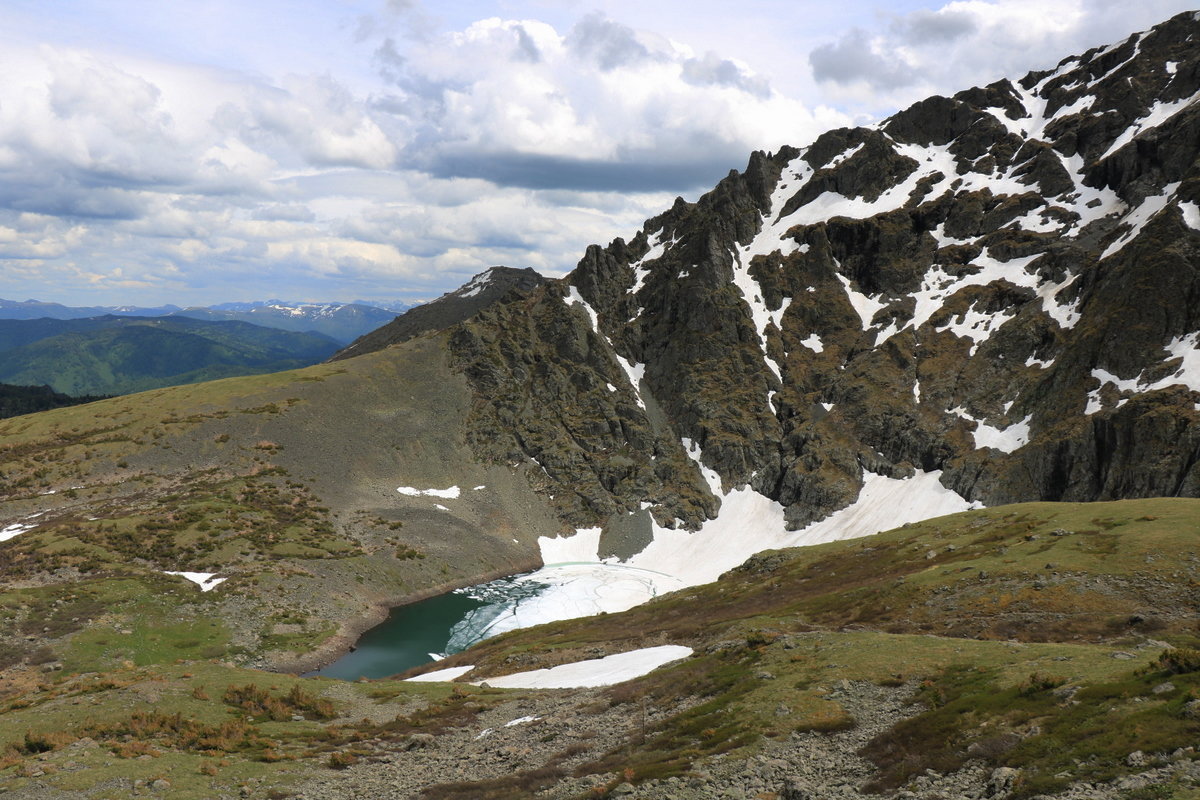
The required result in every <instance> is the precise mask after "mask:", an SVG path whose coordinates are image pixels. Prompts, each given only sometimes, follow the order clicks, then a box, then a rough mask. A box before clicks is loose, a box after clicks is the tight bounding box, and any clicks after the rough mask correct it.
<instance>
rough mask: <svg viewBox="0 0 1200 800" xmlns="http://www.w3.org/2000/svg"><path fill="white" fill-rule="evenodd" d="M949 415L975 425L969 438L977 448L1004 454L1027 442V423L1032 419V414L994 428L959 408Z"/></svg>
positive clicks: (952, 410)
mask: <svg viewBox="0 0 1200 800" xmlns="http://www.w3.org/2000/svg"><path fill="white" fill-rule="evenodd" d="M1009 405H1011V403H1010V404H1009ZM1007 410H1008V409H1005V411H1007ZM950 413H951V414H957V415H958V416H960V417H962V418H963V419H965V420H969V421H971V422H974V423H975V430H974V431H972V432H971V436H972V437H973V438H974V439H975V447H977V448H978V447H991V448H993V449H995V450H999V451H1001V452H1004V453H1011V452H1012V451H1014V450H1016V449H1017V448H1019V447H1022V446H1024V445H1026V444H1028V442H1029V421H1030V420H1031V419H1033V415H1032V414H1031V415H1029V416H1027V417H1025V419H1023V420H1021V421H1020V422H1013V423H1010V424H1009V425H1008V426H1007V427H1005V428H995V427H992V426H991V425H988V424H987V423H986V422H984V421H983V420H980V419H976V418H975V417H972V416H971V415H970V414H968V413H967V412H966V410H965V409H963V408H961V407H960V408H954V409H951V410H950Z"/></svg>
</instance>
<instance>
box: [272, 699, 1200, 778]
mask: <svg viewBox="0 0 1200 800" xmlns="http://www.w3.org/2000/svg"><path fill="white" fill-rule="evenodd" d="M912 689H913V687H912V686H903V687H882V686H877V685H875V684H873V683H869V682H866V681H843V682H842V683H841V684H840V685H839V686H837V687H835V688H834V689H833V691H832V693H831V696H833V697H835V698H836V699H837V700H838V701H839V702H840V703H842V704H843V705H844V706H845V707H846V708H847V710H849V711H850V712H851V714H852V715H853V717H854V719H855V720H856V723H857V724H856V725H855V727H854V728H853V729H851V730H848V731H842V732H838V733H832V734H827V733H817V732H809V733H793V734H792V735H791V736H790V737H788V738H786V739H783V740H776V741H772V740H766V741H764V743H763V746H762V748H761V751H760V752H759V753H758V754H756V755H754V756H752V757H750V758H745V757H737V756H732V755H729V756H717V757H715V758H713V759H710V760H709V761H707V762H706V763H703V764H702V765H700V766H698V767H697V768H695V769H693V770H692V772H691V773H690V775H689V776H688V777H673V778H668V779H665V780H654V781H649V782H647V783H644V784H641V785H638V786H633V785H631V784H629V783H617V784H616V786H615V788H612V787H613V783H614V781H617V780H619V779H620V777H621V776H619V775H615V774H611V773H610V774H603V775H585V776H582V777H571V776H570V773H571V772H572V771H573V769H574V768H575V767H576V766H578V765H580V764H582V763H584V762H586V761H588V760H590V759H591V758H593V757H595V756H596V755H598V754H600V753H604V752H607V751H610V750H613V749H615V748H620V747H621V746H626V747H629V748H630V749H636V748H637V747H638V746H639V742H640V733H641V730H642V724H643V718H642V710H641V709H640V708H638V707H636V706H635V707H631V706H629V705H618V706H608V705H607V701H606V699H605V694H606V693H605V692H604V690H583V691H580V690H574V691H553V692H551V691H548V692H544V693H541V694H540V695H538V696H533V697H526V698H522V699H520V700H515V701H512V702H509V703H506V704H503V705H501V706H498V707H496V708H494V709H492V710H491V711H488V712H486V713H485V714H482V715H480V717H479V718H478V719H477V720H475V721H474V722H473V724H471V725H470V726H468V727H464V728H459V729H454V730H450V731H447V732H446V733H444V734H442V735H440V736H433V735H428V734H414V735H410V736H409V737H407V738H406V739H404V740H402V741H400V742H399V743H393V744H386V745H381V746H380V747H379V748H378V749H377V750H374V751H373V752H371V754H370V755H369V756H367V757H365V758H364V760H363V763H362V764H360V765H356V766H353V767H351V768H349V769H347V770H344V771H341V772H330V773H326V774H323V775H321V776H320V777H318V778H316V779H314V780H311V781H309V782H307V783H304V784H302V785H301V786H299V787H297V788H296V790H295V795H294V796H296V797H299V798H304V800H350V799H351V798H363V797H372V798H379V800H402V799H404V798H418V797H422V796H424V797H454V798H467V797H473V796H483V793H484V792H486V791H488V790H489V789H496V788H499V787H500V786H503V785H505V783H506V780H512V781H516V783H509V784H508V785H509V786H510V787H511V788H516V786H518V785H520V782H524V781H527V782H526V783H525V785H526V786H527V787H528V792H529V793H528V796H530V797H544V798H562V799H563V800H565V799H566V798H578V797H587V796H596V795H597V794H599V793H601V792H603V791H609V793H610V795H611V796H617V797H631V798H644V799H645V800H712V799H713V798H724V799H726V800H751V798H755V799H761V800H770V799H771V798H778V800H818V799H820V800H859V799H860V798H861V799H862V800H867V798H871V799H872V800H873V799H875V798H879V797H881V795H879V794H871V793H869V792H866V791H864V790H863V789H862V788H861V787H862V786H863V784H865V783H866V782H868V781H869V780H870V779H871V778H872V777H873V776H874V775H875V773H876V770H875V767H874V766H873V765H872V764H871V763H870V762H868V761H867V760H866V759H864V758H862V757H860V756H859V755H857V753H858V751H859V750H860V749H861V748H862V747H863V745H865V744H866V743H867V742H868V741H869V740H870V739H871V738H873V737H874V736H876V735H878V734H879V733H881V732H883V731H885V730H887V729H889V728H891V727H892V726H893V725H895V724H896V723H897V722H899V721H900V720H901V719H904V718H905V717H908V716H911V715H912V714H914V713H916V712H918V711H919V710H920V707H919V706H914V705H911V704H908V703H907V702H906V701H907V698H908V697H910V696H911V694H912ZM601 705H602V706H607V707H605V708H603V709H602V710H597V708H598V706H601ZM678 710H680V709H673V711H678ZM777 713H778V714H779V715H781V716H782V715H787V714H789V713H791V712H790V709H788V708H787V707H786V706H780V708H779V709H778V711H777ZM663 716H664V713H663V710H661V709H656V708H653V707H648V708H646V709H645V724H646V725H648V726H653V725H654V723H655V722H656V721H658V720H660V719H662V717H663ZM1131 758H1133V759H1134V760H1139V759H1140V760H1141V763H1142V765H1144V766H1146V767H1148V769H1146V771H1144V772H1142V773H1139V774H1134V775H1130V776H1126V777H1124V778H1122V779H1120V780H1118V781H1115V782H1113V783H1111V784H1089V783H1080V784H1077V785H1075V786H1073V787H1071V788H1070V789H1069V790H1068V791H1066V792H1062V793H1059V794H1055V795H1053V798H1054V800H1085V798H1086V799H1087V800H1122V799H1123V798H1129V797H1131V796H1134V795H1133V794H1132V793H1135V792H1138V791H1139V790H1145V789H1147V788H1148V787H1165V786H1167V785H1168V784H1173V785H1180V786H1192V787H1200V763H1196V762H1194V761H1191V760H1188V759H1183V758H1182V757H1180V758H1179V760H1177V761H1171V760H1168V761H1166V762H1165V763H1158V764H1154V763H1153V762H1154V759H1152V758H1149V757H1147V756H1145V755H1143V754H1141V753H1135V754H1131ZM547 763H552V764H555V765H556V767H555V768H554V770H555V771H556V772H559V773H561V774H560V775H553V776H551V775H549V773H546V772H543V771H542V770H544V769H545V765H546V764H547ZM523 774H524V775H523ZM539 775H543V776H546V777H547V778H548V779H547V780H544V781H539V779H538V777H537V776H539ZM1019 780H1020V772H1019V771H1018V770H1013V769H1008V768H999V769H992V768H990V767H985V766H984V764H983V762H981V761H971V762H968V764H967V766H965V767H964V768H963V769H960V770H958V771H955V772H951V773H949V774H945V775H942V774H938V773H936V772H933V771H929V772H927V773H926V774H925V775H924V776H922V777H919V778H917V779H915V780H913V781H912V782H910V783H909V784H908V785H907V786H905V787H902V788H901V789H900V790H899V791H898V792H896V793H895V794H894V795H892V796H894V797H898V798H913V799H914V800H916V799H918V798H919V800H949V798H955V799H956V800H958V799H961V800H968V799H972V800H973V799H974V798H992V797H997V798H1003V797H1005V796H1007V795H1008V794H1009V793H1010V791H1011V790H1012V788H1013V787H1014V785H1015V784H1016V783H1017V782H1018V781H1019ZM541 782H545V783H549V785H547V786H539V783H541ZM514 796H515V795H514ZM882 796H887V795H886V794H885V795H882ZM1154 796H1156V797H1157V796H1162V797H1166V796H1169V795H1167V794H1156V795H1154ZM1050 797H1051V796H1045V800H1049V798H1050Z"/></svg>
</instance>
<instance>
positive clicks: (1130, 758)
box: [1125, 750, 1146, 767]
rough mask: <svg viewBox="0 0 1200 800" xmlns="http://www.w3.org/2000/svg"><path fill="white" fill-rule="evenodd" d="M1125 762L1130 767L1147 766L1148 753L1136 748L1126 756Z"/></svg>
mask: <svg viewBox="0 0 1200 800" xmlns="http://www.w3.org/2000/svg"><path fill="white" fill-rule="evenodd" d="M1125 763H1126V765H1128V766H1130V767H1144V766H1146V754H1145V753H1143V752H1142V751H1141V750H1134V751H1133V752H1132V753H1130V754H1129V755H1127V756H1125Z"/></svg>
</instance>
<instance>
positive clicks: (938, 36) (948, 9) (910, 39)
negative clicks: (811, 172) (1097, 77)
mask: <svg viewBox="0 0 1200 800" xmlns="http://www.w3.org/2000/svg"><path fill="white" fill-rule="evenodd" d="M1184 8H1185V5H1184V4H1183V3H1181V2H1179V1H1178V0H1147V2H1145V3H1138V4H1134V5H1131V4H1128V3H1116V2H1113V0H1062V2H1059V3H1056V4H1055V5H1054V8H1053V11H1052V12H1048V11H1047V7H1046V4H1045V3H1044V2H1042V0H954V1H953V2H949V3H946V4H944V5H942V6H941V7H939V8H935V9H918V10H916V11H912V12H909V13H907V14H890V15H881V16H880V22H879V24H878V25H877V26H875V27H871V28H867V27H856V28H852V29H850V30H848V31H846V32H844V33H842V34H841V35H840V36H839V37H837V38H836V39H835V40H833V41H831V42H825V43H823V44H820V45H818V46H816V47H815V48H813V49H812V50H811V51H810V52H809V57H808V60H809V65H810V67H811V68H812V71H813V77H814V78H815V79H816V80H817V81H819V82H821V83H822V84H823V86H824V87H825V89H826V91H828V92H829V93H830V96H831V97H832V98H833V102H835V103H837V104H839V105H842V106H843V107H846V106H850V107H857V108H858V109H859V111H860V113H865V114H866V115H868V116H875V117H877V116H882V115H885V114H887V113H890V112H892V111H894V110H896V109H897V108H902V107H904V106H906V105H908V104H910V103H912V102H915V101H917V100H919V99H922V98H923V97H926V96H928V95H930V94H951V93H953V92H955V91H957V90H959V89H966V88H969V87H971V86H980V85H985V84H988V83H991V82H992V81H995V80H998V79H1000V78H1004V77H1008V78H1013V79H1017V78H1020V77H1022V76H1023V75H1024V74H1025V73H1027V72H1029V71H1031V70H1035V69H1047V68H1050V67H1053V66H1054V65H1055V64H1056V63H1057V62H1058V61H1059V60H1060V59H1061V58H1063V57H1066V56H1068V55H1073V54H1078V53H1082V52H1084V51H1086V50H1088V49H1089V48H1092V47H1096V46H1098V45H1103V44H1109V43H1112V42H1115V41H1119V40H1121V39H1123V38H1125V37H1126V36H1128V35H1129V34H1131V33H1133V32H1134V31H1138V30H1144V29H1146V28H1149V27H1151V26H1153V25H1155V24H1157V23H1158V22H1161V21H1162V20H1164V19H1166V18H1167V17H1169V16H1171V15H1172V14H1174V13H1177V12H1179V11H1181V10H1183V9H1184Z"/></svg>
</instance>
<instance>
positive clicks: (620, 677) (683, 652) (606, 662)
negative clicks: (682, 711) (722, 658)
mask: <svg viewBox="0 0 1200 800" xmlns="http://www.w3.org/2000/svg"><path fill="white" fill-rule="evenodd" d="M691 654H692V648H690V647H684V646H682V645H672V644H666V645H660V646H658V647H646V648H643V649H641V650H632V651H630V652H628V653H618V654H616V655H612V656H605V657H604V658H594V659H589V660H587V661H576V662H574V663H572V664H560V665H559V666H557V667H550V668H549V669H535V670H532V671H529V672H517V673H514V674H512V675H502V676H500V677H498V678H488V679H487V684H488V685H489V686H494V687H498V688H501V689H583V688H587V687H592V686H611V685H612V684H614V683H621V682H622V681H628V680H632V679H633V678H640V677H641V676H643V675H646V674H648V673H650V672H653V671H654V670H656V669H658V668H659V667H661V666H663V665H664V664H669V663H671V662H672V661H678V660H679V659H681V658H687V657H688V656H690V655H691Z"/></svg>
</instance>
